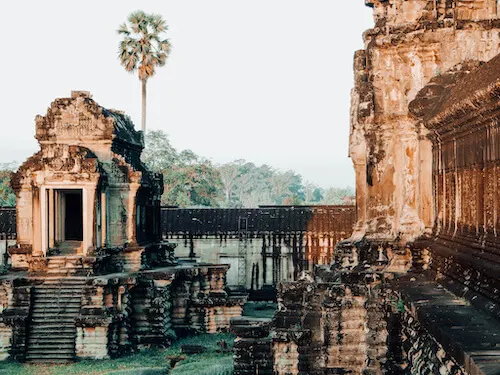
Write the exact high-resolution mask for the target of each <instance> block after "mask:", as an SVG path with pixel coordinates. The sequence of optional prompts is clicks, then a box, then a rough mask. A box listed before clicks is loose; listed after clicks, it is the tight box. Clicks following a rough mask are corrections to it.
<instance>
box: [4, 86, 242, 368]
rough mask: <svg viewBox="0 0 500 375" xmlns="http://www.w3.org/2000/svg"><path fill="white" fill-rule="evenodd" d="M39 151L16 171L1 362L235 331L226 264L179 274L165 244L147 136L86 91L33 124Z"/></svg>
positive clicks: (113, 352) (111, 351)
mask: <svg viewBox="0 0 500 375" xmlns="http://www.w3.org/2000/svg"><path fill="white" fill-rule="evenodd" d="M36 139H37V140H38V142H39V144H40V151H39V152H37V153H36V154H34V155H33V156H32V157H30V158H29V159H28V160H27V161H26V162H25V163H24V164H23V165H22V166H21V167H20V168H19V170H18V172H17V173H16V174H15V176H14V178H13V182H12V185H13V187H14V189H15V192H16V195H17V207H16V210H17V212H16V213H17V215H16V225H17V234H18V235H17V244H16V245H15V246H13V247H11V248H9V253H10V256H11V261H12V269H11V271H10V272H8V273H7V274H5V275H3V276H1V277H0V360H3V359H7V358H10V359H14V360H20V361H29V362H66V361H72V360H76V359H79V358H90V359H99V358H109V357H116V356H119V355H121V354H125V353H128V352H131V351H133V350H138V349H141V348H147V347H154V346H156V347H164V346H168V345H169V344H170V343H171V342H172V340H174V339H175V337H176V335H177V334H185V333H200V332H209V333H215V332H219V331H225V330H228V329H229V320H230V318H231V317H234V316H239V315H240V314H241V310H242V305H243V303H244V302H245V297H244V296H236V297H231V296H228V293H227V292H226V289H225V274H226V272H227V270H228V268H229V266H228V265H215V264H204V263H196V264H195V263H189V262H187V263H183V264H177V262H176V259H175V257H174V255H173V250H174V248H175V245H173V244H170V243H167V242H162V241H161V235H160V218H159V217H160V197H161V194H162V191H163V180H162V176H161V175H159V174H154V173H151V172H150V171H148V170H147V168H146V167H145V166H144V164H143V163H142V162H141V160H140V156H141V152H142V149H143V147H144V141H143V136H142V133H140V132H136V131H135V130H134V125H133V124H132V122H131V121H130V119H129V118H128V117H127V116H125V115H124V114H123V113H121V112H119V111H115V110H108V109H106V108H103V107H101V106H100V105H99V104H97V103H96V102H95V101H94V100H93V99H92V97H91V95H90V94H89V93H87V92H73V93H72V95H71V97H70V98H61V99H56V100H55V101H54V102H53V103H52V104H51V106H50V107H49V109H48V111H47V114H46V115H45V116H43V117H42V116H38V117H37V118H36Z"/></svg>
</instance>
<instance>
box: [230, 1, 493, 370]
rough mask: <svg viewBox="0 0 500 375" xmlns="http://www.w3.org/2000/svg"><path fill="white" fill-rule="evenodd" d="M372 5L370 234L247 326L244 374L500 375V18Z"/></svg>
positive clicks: (366, 191) (363, 165)
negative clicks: (269, 316)
mask: <svg viewBox="0 0 500 375" xmlns="http://www.w3.org/2000/svg"><path fill="white" fill-rule="evenodd" d="M365 3H366V5H368V6H369V7H371V8H373V13H374V21H375V26H374V28H373V29H370V30H368V31H366V32H365V33H364V35H363V37H364V41H365V48H364V49H363V50H361V51H358V52H356V54H355V58H354V81H355V85H354V89H353V90H352V105H351V134H350V157H351V159H352V161H353V165H354V169H355V172H356V205H357V223H356V225H355V227H354V234H353V236H352V237H351V238H350V239H349V240H347V241H344V242H342V243H341V244H339V245H338V246H337V247H336V249H335V260H334V262H333V264H332V265H331V266H330V267H324V266H318V267H316V270H315V272H314V273H312V274H307V275H303V277H302V280H301V281H297V282H290V283H286V282H285V283H281V284H280V286H279V293H278V302H279V303H278V311H277V313H276V315H275V317H274V319H273V321H272V322H259V321H250V320H248V319H235V320H234V321H233V322H232V324H233V330H234V332H235V333H237V334H238V335H239V337H240V339H239V340H237V341H236V342H235V361H236V363H235V374H236V375H243V374H245V375H246V374H256V373H259V374H263V373H266V374H279V375H291V374H293V375H299V374H300V375H305V374H308V375H319V374H321V375H323V374H358V375H361V374H363V375H366V374H370V375H375V374H404V375H406V374H412V375H424V374H425V375H430V374H432V375H434V374H435V375H466V374H468V375H493V374H500V350H499V349H500V321H499V319H500V277H499V275H500V273H499V271H500V239H499V229H500V221H499V219H500V215H499V213H500V199H499V191H500V179H499V176H500V175H499V169H498V168H499V165H500V164H499V163H500V148H499V145H500V132H499V126H500V111H499V105H500V55H499V54H500V3H499V2H498V1H497V0H366V1H365ZM269 333H270V336H268V334H269ZM257 358H261V359H263V361H260V362H259V361H258V360H257Z"/></svg>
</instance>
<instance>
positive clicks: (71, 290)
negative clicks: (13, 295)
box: [26, 276, 86, 363]
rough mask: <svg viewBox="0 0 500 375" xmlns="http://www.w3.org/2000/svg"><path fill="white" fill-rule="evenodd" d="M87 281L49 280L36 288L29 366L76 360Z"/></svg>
mask: <svg viewBox="0 0 500 375" xmlns="http://www.w3.org/2000/svg"><path fill="white" fill-rule="evenodd" d="M85 282H86V278H85V277H66V278H62V277H58V276H47V277H45V278H44V280H43V284H41V285H38V286H35V287H34V293H33V305H32V306H33V309H32V318H31V324H30V327H29V332H28V342H27V344H28V345H27V351H26V361H27V362H32V363H33V362H44V363H64V362H70V361H73V360H74V359H75V340H76V327H75V318H76V317H77V316H78V314H79V312H80V308H81V303H82V295H83V289H84V286H85Z"/></svg>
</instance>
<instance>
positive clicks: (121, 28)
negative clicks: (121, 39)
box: [116, 23, 130, 36]
mask: <svg viewBox="0 0 500 375" xmlns="http://www.w3.org/2000/svg"><path fill="white" fill-rule="evenodd" d="M116 32H117V33H118V34H123V35H126V36H128V35H130V31H129V29H128V26H127V24H126V23H122V24H121V25H120V26H118V30H116Z"/></svg>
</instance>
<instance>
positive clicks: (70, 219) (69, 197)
mask: <svg viewBox="0 0 500 375" xmlns="http://www.w3.org/2000/svg"><path fill="white" fill-rule="evenodd" d="M63 196H64V198H63V199H64V200H65V201H66V202H65V203H66V204H65V207H64V210H65V213H64V239H65V240H66V241H83V200H82V191H81V190H74V191H69V192H65V193H63Z"/></svg>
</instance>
